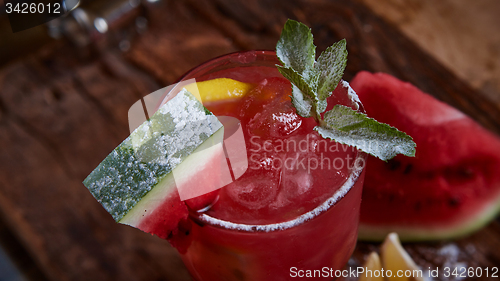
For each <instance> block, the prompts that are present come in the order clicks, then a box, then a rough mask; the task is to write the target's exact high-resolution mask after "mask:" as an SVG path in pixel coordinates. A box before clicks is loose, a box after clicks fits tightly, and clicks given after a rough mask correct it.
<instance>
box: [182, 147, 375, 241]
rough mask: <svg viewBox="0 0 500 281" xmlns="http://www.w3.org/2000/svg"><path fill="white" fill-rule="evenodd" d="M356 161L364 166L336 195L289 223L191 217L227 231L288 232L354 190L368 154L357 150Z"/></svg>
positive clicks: (348, 179)
mask: <svg viewBox="0 0 500 281" xmlns="http://www.w3.org/2000/svg"><path fill="white" fill-rule="evenodd" d="M356 152H357V153H356V160H355V161H354V163H356V162H357V161H358V160H359V159H362V160H363V162H364V164H363V165H362V166H361V167H354V168H352V170H351V171H350V173H349V177H348V178H347V180H346V181H345V182H344V183H343V184H342V186H341V187H340V188H339V189H337V190H336V191H335V193H334V194H333V195H332V196H330V197H329V198H328V199H326V200H325V201H324V202H323V203H321V204H320V205H318V206H317V207H316V208H314V209H312V210H310V211H308V212H307V213H304V214H302V215H300V216H298V217H296V218H295V219H292V220H289V221H284V222H278V223H270V224H245V223H236V222H230V221H226V220H222V219H218V218H215V217H212V216H209V215H207V214H204V213H196V214H191V213H190V216H194V217H193V218H192V219H194V220H197V221H198V222H201V223H204V224H207V225H210V226H213V227H217V228H221V229H227V230H235V231H241V232H250V233H251V232H274V231H280V230H286V229H289V228H293V227H296V226H299V225H302V224H304V223H306V222H308V221H310V220H312V219H314V218H316V217H317V216H319V215H321V214H323V213H325V212H326V211H328V210H330V208H331V207H333V206H335V204H336V203H337V202H339V201H340V200H342V198H344V197H345V196H346V195H347V194H348V193H349V191H350V190H351V189H352V187H353V186H354V185H355V184H356V183H357V182H358V180H359V177H360V176H361V173H362V172H363V171H364V169H365V167H366V158H367V154H366V153H364V152H362V151H360V150H356ZM354 166H356V165H354Z"/></svg>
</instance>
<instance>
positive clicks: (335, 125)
mask: <svg viewBox="0 0 500 281" xmlns="http://www.w3.org/2000/svg"><path fill="white" fill-rule="evenodd" d="M276 54H277V56H278V58H279V60H280V61H281V62H282V64H283V66H280V65H277V67H278V70H279V72H280V73H281V74H282V75H283V76H284V77H285V78H287V79H288V80H290V82H291V83H292V104H293V105H294V106H295V108H296V110H297V114H299V115H300V116H302V117H313V118H314V119H315V120H316V122H318V126H316V127H315V128H314V130H316V131H317V132H318V133H319V134H320V135H321V136H322V137H324V138H329V139H332V140H334V141H336V142H339V143H343V144H347V145H351V146H355V147H356V148H358V149H359V150H361V151H364V152H366V153H369V154H371V155H373V156H376V157H378V158H380V159H382V160H384V161H386V160H389V159H391V158H393V157H394V156H396V155H397V154H404V155H406V156H415V146H416V144H415V143H414V142H413V139H412V138H411V137H410V136H408V135H407V134H405V133H403V132H401V131H399V130H398V129H396V128H394V127H391V126H389V125H387V124H384V123H380V122H378V121H376V120H374V119H372V118H369V117H368V116H366V114H363V113H360V112H357V111H356V110H354V109H352V108H350V107H347V106H343V105H335V106H334V107H333V109H332V110H330V111H328V112H326V113H325V114H324V118H322V117H321V114H322V113H323V112H325V110H326V108H327V98H328V97H330V95H331V94H332V92H333V90H335V88H336V87H337V85H338V84H339V82H340V80H341V78H342V76H343V74H344V70H345V67H346V64H347V49H346V40H345V39H342V40H340V41H339V42H337V43H335V44H333V45H332V46H330V47H329V48H327V49H326V50H325V51H324V52H323V53H321V54H320V56H319V57H318V60H317V61H316V60H315V57H316V46H315V45H314V43H313V35H312V33H311V29H310V28H309V27H307V26H306V25H304V24H302V23H299V22H297V21H294V20H288V21H287V22H286V23H285V26H284V28H283V31H282V32H281V37H280V39H279V41H278V44H277V45H276ZM354 95H355V94H354ZM353 98H354V99H357V97H353Z"/></svg>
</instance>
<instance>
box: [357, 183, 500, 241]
mask: <svg viewBox="0 0 500 281" xmlns="http://www.w3.org/2000/svg"><path fill="white" fill-rule="evenodd" d="M499 213H500V192H499V193H498V194H497V195H496V196H495V197H493V199H490V200H489V201H488V203H487V204H486V205H484V207H483V209H482V210H480V211H477V212H476V214H473V215H470V216H469V217H468V218H467V220H465V221H459V222H455V223H453V224H450V225H446V224H443V226H440V227H430V226H428V225H422V226H401V225H394V226H392V225H369V224H366V223H360V224H359V226H358V240H360V241H370V242H381V241H383V240H384V239H385V237H386V236H387V234H389V233H391V232H396V233H398V235H399V238H400V239H401V241H403V242H419V241H435V240H450V239H457V238H462V237H465V236H467V235H469V234H472V233H473V232H475V231H477V230H479V229H481V228H483V227H484V226H486V225H487V224H488V223H490V222H491V221H492V220H494V219H495V218H496V216H497V215H498V214H499Z"/></svg>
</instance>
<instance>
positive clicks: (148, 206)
mask: <svg viewBox="0 0 500 281" xmlns="http://www.w3.org/2000/svg"><path fill="white" fill-rule="evenodd" d="M223 136H224V131H223V127H222V124H221V123H220V122H219V120H218V119H217V118H216V117H215V116H214V115H213V114H211V113H210V112H209V111H208V110H206V109H205V107H203V105H202V104H201V102H199V101H198V100H197V99H196V98H195V97H194V96H193V95H192V94H191V93H190V92H188V91H187V90H185V89H183V90H182V91H180V92H179V93H178V94H177V95H176V96H175V97H174V98H172V99H171V100H170V101H169V102H167V103H166V104H165V105H163V106H162V107H160V109H159V110H158V111H157V112H156V113H155V114H154V115H153V116H152V117H151V118H150V120H149V121H146V122H145V123H143V124H142V125H141V126H139V127H138V128H137V129H136V130H135V131H134V132H132V134H131V135H130V136H129V137H128V138H127V139H125V141H123V142H122V143H121V144H120V145H119V146H118V147H117V148H116V149H115V150H113V152H111V154H109V155H108V156H107V157H106V159H104V161H103V162H102V163H101V164H99V166H98V167H97V168H96V169H95V170H94V171H93V172H92V173H91V174H90V175H89V176H88V177H87V178H86V179H85V180H84V182H83V183H84V185H85V186H86V187H87V188H88V189H89V191H90V192H91V193H92V195H93V196H94V197H95V198H96V199H97V201H99V202H100V203H101V204H102V205H103V207H104V208H105V209H106V210H107V211H108V212H109V213H110V214H111V216H112V217H113V218H114V219H115V220H116V221H117V222H119V223H123V224H128V225H130V226H133V227H136V228H139V229H141V230H143V231H145V232H148V233H151V234H155V235H157V236H159V237H160V238H164V239H165V238H171V237H172V236H175V235H176V234H177V232H179V231H186V232H188V231H189V225H187V226H186V225H185V222H186V221H185V220H186V219H187V216H188V208H187V206H186V204H185V203H184V202H183V201H181V200H180V197H179V192H178V191H177V188H176V183H175V181H174V174H175V172H176V171H177V170H178V169H182V171H181V173H180V174H182V175H183V177H182V179H186V180H196V179H197V178H199V177H198V176H199V170H196V169H193V167H185V165H184V166H183V165H182V164H183V163H197V165H196V166H197V167H202V168H204V169H207V167H218V165H212V164H213V163H212V162H213V159H215V158H218V157H220V155H215V154H214V155H211V154H210V155H209V154H207V153H198V152H201V151H211V150H210V149H207V147H211V146H214V145H217V144H221V143H222V139H223ZM212 156H213V157H212ZM208 169H210V168H208ZM208 172H209V173H210V171H208ZM213 174H215V175H217V174H218V173H217V171H215V173H213ZM176 180H177V181H178V180H179V178H178V177H176ZM197 183H198V182H197ZM179 184H182V183H180V182H177V185H179ZM193 186H196V184H193ZM210 196H212V194H211V195H209V197H210ZM198 204H199V203H198Z"/></svg>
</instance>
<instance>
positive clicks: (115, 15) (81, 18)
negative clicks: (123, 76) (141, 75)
mask: <svg viewBox="0 0 500 281" xmlns="http://www.w3.org/2000/svg"><path fill="white" fill-rule="evenodd" d="M62 2H63V6H64V7H65V8H66V9H65V10H66V11H68V12H69V13H67V14H66V15H64V16H62V17H59V18H57V19H54V20H52V21H50V22H48V23H46V24H45V25H41V26H36V27H33V28H30V29H27V30H24V31H21V32H17V33H12V31H11V29H10V26H9V22H8V20H7V15H6V14H5V13H4V12H0V65H2V64H3V63H5V62H7V61H9V60H12V59H14V58H17V57H21V56H23V55H27V54H29V53H30V52H33V51H34V50H36V49H37V48H39V47H41V46H42V45H44V44H46V43H48V42H50V41H52V40H54V39H56V40H57V39H61V38H67V39H68V40H69V41H71V42H72V43H73V44H74V45H75V46H76V47H79V48H83V47H87V46H89V45H92V44H94V43H98V42H99V41H101V39H105V38H106V37H107V36H108V35H109V34H110V33H112V32H111V31H120V35H119V36H118V38H114V39H115V40H117V41H118V42H117V45H118V47H119V48H120V49H121V50H123V51H126V50H128V48H129V47H130V40H131V39H132V38H133V36H134V35H136V34H140V33H142V32H144V30H145V29H146V28H147V23H148V20H147V16H146V13H145V9H144V7H143V6H144V5H147V4H151V5H154V4H155V3H156V2H160V1H159V0H142V1H141V0H112V1H108V0H63V1H62ZM0 11H4V9H0ZM131 23H133V24H134V27H133V29H130V28H128V29H127V30H125V29H126V27H129V26H130V25H131ZM122 29H123V30H124V31H123V32H121V30H122Z"/></svg>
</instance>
